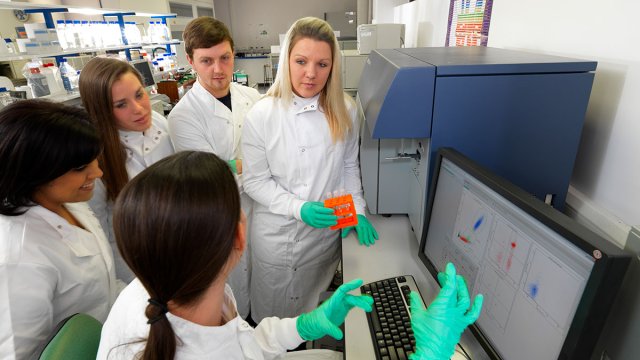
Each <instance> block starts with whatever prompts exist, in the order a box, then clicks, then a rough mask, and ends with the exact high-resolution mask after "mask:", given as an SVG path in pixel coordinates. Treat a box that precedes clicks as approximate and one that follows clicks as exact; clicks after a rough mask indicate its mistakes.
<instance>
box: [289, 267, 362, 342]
mask: <svg viewBox="0 0 640 360" xmlns="http://www.w3.org/2000/svg"><path fill="white" fill-rule="evenodd" d="M360 285H362V279H355V280H351V281H350V282H348V283H346V284H342V285H340V287H339V288H338V289H337V290H336V291H335V292H334V293H333V295H331V297H330V298H328V299H327V300H326V301H325V302H323V303H322V305H320V306H319V307H318V308H317V309H315V310H313V311H311V312H309V313H306V314H302V315H300V316H299V317H298V320H296V328H297V329H298V333H299V334H300V336H301V337H302V338H303V339H305V340H317V339H320V338H321V337H323V336H325V335H331V336H332V337H333V338H335V339H338V340H340V339H342V337H343V334H342V330H340V325H342V323H343V322H344V318H345V317H347V314H348V313H349V310H351V309H352V308H353V307H354V306H357V307H359V308H361V309H363V310H364V311H366V312H370V311H371V305H372V304H373V298H372V297H371V296H368V295H350V294H348V292H349V291H351V290H354V289H357V288H359V287H360Z"/></svg>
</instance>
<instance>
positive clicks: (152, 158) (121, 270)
mask: <svg viewBox="0 0 640 360" xmlns="http://www.w3.org/2000/svg"><path fill="white" fill-rule="evenodd" d="M119 133H120V141H121V142H122V145H123V146H124V148H125V152H126V156H127V159H126V162H125V166H126V168H127V173H128V174H129V179H132V178H133V177H134V176H136V175H138V174H139V173H140V172H142V170H144V169H146V168H147V167H149V166H150V165H152V164H153V163H155V162H157V161H158V160H161V159H164V158H165V157H167V156H169V155H171V154H173V153H174V150H173V144H172V143H171V138H170V137H169V125H168V123H167V119H165V118H164V116H162V115H160V114H158V113H157V112H155V111H154V112H152V114H151V127H150V128H149V129H148V130H147V131H144V132H140V131H123V130H120V131H119ZM89 206H91V209H92V210H93V211H94V212H95V214H96V217H97V218H98V220H100V224H101V225H102V228H103V229H104V232H105V234H106V235H107V239H108V240H109V244H111V248H112V249H113V258H114V263H115V267H116V277H117V278H118V279H120V280H122V281H124V282H126V283H129V282H130V281H131V280H133V278H134V277H135V275H134V274H133V272H131V270H130V269H129V267H128V266H127V263H126V262H125V261H124V259H123V258H122V255H120V252H119V251H118V246H117V245H116V238H115V235H114V233H113V202H112V201H107V189H106V187H105V186H104V183H103V182H102V181H96V186H95V188H94V191H93V197H92V198H91V200H89Z"/></svg>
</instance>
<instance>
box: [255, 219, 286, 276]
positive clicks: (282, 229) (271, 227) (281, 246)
mask: <svg viewBox="0 0 640 360" xmlns="http://www.w3.org/2000/svg"><path fill="white" fill-rule="evenodd" d="M289 222H290V221H288V220H287V219H286V218H285V217H284V216H281V215H276V214H267V213H255V217H254V219H253V221H252V225H253V226H252V232H251V237H252V238H251V256H252V258H253V259H254V261H258V262H261V263H263V264H264V265H265V266H271V267H276V268H287V267H288V266H290V265H291V262H292V253H293V241H292V237H291V236H290V233H291V232H292V226H293V229H295V222H294V223H293V225H289V224H288V223H289Z"/></svg>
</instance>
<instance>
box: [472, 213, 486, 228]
mask: <svg viewBox="0 0 640 360" xmlns="http://www.w3.org/2000/svg"><path fill="white" fill-rule="evenodd" d="M483 220H484V216H481V217H480V219H478V220H477V221H476V223H475V224H474V225H473V231H476V230H478V228H479V227H480V225H482V221H483Z"/></svg>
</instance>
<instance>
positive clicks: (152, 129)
mask: <svg viewBox="0 0 640 360" xmlns="http://www.w3.org/2000/svg"><path fill="white" fill-rule="evenodd" d="M153 118H154V113H153V111H152V112H151V126H149V128H148V129H147V130H145V131H131V130H118V135H120V139H126V138H129V139H131V140H134V139H137V138H141V137H144V136H146V135H152V134H156V133H157V134H161V130H160V129H158V127H157V126H156V123H155V121H153ZM148 137H149V138H150V139H151V141H153V142H155V143H158V142H160V138H159V137H157V136H148ZM125 146H126V144H125Z"/></svg>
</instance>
